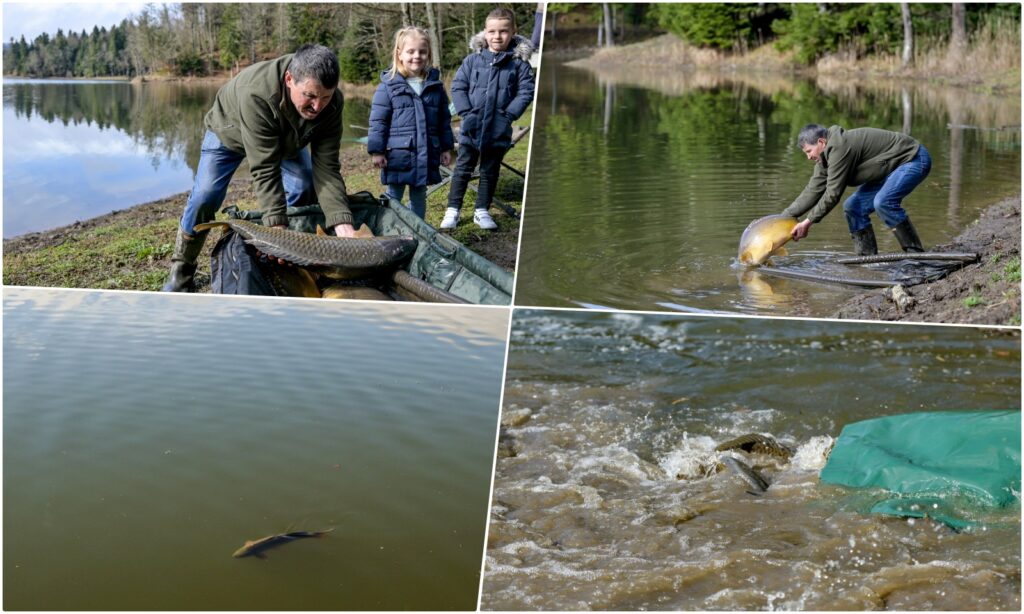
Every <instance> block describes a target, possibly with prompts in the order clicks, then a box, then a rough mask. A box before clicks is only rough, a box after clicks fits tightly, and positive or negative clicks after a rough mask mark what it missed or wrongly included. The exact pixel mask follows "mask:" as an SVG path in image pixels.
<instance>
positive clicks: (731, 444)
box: [715, 433, 793, 459]
mask: <svg viewBox="0 0 1024 614" xmlns="http://www.w3.org/2000/svg"><path fill="white" fill-rule="evenodd" d="M715 450H716V451H718V452H724V451H726V450H743V451H744V452H754V453H757V454H768V455H771V456H777V457H779V458H783V459H789V458H791V457H792V456H793V450H792V449H791V448H790V447H789V446H786V445H784V444H781V443H779V442H778V441H775V440H774V439H772V438H771V437H768V436H766V435H760V434H758V433H750V434H747V435H741V436H739V437H737V438H735V439H730V440H729V441H726V442H724V443H721V444H719V445H718V446H717V447H716V448H715Z"/></svg>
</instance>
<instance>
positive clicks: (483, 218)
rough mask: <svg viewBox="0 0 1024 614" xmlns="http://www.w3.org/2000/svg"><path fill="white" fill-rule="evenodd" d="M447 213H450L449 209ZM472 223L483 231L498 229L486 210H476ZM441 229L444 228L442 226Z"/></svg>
mask: <svg viewBox="0 0 1024 614" xmlns="http://www.w3.org/2000/svg"><path fill="white" fill-rule="evenodd" d="M449 211H451V209H449ZM473 221H474V222H476V225H477V226H479V227H480V228H483V229H484V230H494V229H495V228H497V227H498V225H497V224H495V223H494V219H492V218H491V214H490V213H488V212H487V210H486V209H477V210H476V211H474V212H473ZM443 227H444V226H442V228H443Z"/></svg>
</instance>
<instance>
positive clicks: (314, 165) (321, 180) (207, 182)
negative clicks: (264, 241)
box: [163, 45, 355, 292]
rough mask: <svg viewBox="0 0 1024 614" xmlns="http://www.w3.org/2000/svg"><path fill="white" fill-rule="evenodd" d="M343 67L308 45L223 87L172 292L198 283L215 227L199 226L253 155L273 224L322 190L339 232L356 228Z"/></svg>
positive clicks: (175, 262) (209, 120)
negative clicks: (347, 165) (344, 152)
mask: <svg viewBox="0 0 1024 614" xmlns="http://www.w3.org/2000/svg"><path fill="white" fill-rule="evenodd" d="M338 73H339V70H338V58H337V57H336V56H335V55H334V52H332V51H331V50H330V49H327V48H326V47H323V46H320V45H303V46H302V47H300V48H299V49H298V50H297V51H296V52H295V53H294V54H288V55H284V56H281V57H279V58H277V59H276V60H268V61H266V62H259V63H256V64H253V65H252V66H250V67H248V68H246V69H245V70H243V71H242V72H240V73H238V75H237V76H235V77H234V78H233V79H231V80H230V81H228V82H227V83H226V84H224V86H223V87H221V88H220V91H219V92H217V99H216V101H215V102H214V103H213V108H212V109H210V111H209V113H207V114H206V122H205V123H206V136H205V137H204V138H203V145H202V151H201V153H200V156H199V165H198V168H197V169H196V177H195V182H194V185H193V187H192V193H191V194H190V195H189V197H188V202H187V203H186V205H185V211H184V213H183V214H182V216H181V223H180V225H179V227H178V237H177V240H176V242H175V246H174V254H173V255H172V256H171V261H172V264H171V273H170V276H169V278H168V280H167V283H166V284H165V285H164V287H163V290H164V291H165V292H188V291H192V290H194V289H195V282H194V276H195V272H196V259H197V258H198V257H199V253H200V251H201V250H202V248H203V242H204V241H205V239H206V234H207V232H209V231H204V232H194V231H193V229H194V228H195V226H196V224H201V223H203V222H208V221H210V220H212V219H213V218H214V216H215V215H216V213H217V211H218V210H219V209H220V207H221V205H222V204H223V203H224V197H225V195H226V194H227V189H228V183H229V182H230V181H231V176H232V175H233V174H234V172H235V170H236V169H237V168H238V166H239V165H240V164H241V163H242V160H245V159H247V160H248V161H249V170H250V171H251V173H252V181H253V188H254V189H255V191H256V198H257V200H258V201H259V204H260V207H261V208H262V209H263V224H264V225H265V226H278V227H284V228H286V227H287V226H288V216H287V214H286V207H293V206H300V205H304V204H309V203H311V202H316V201H314V200H313V199H314V198H316V199H319V203H320V206H321V207H323V210H324V215H325V216H326V218H327V219H326V223H327V226H328V227H329V228H331V229H333V231H334V233H335V234H336V235H337V236H339V237H350V236H354V234H355V229H354V228H353V226H352V213H351V212H350V211H349V208H348V197H347V196H346V193H345V182H344V180H343V179H342V177H341V160H340V158H339V154H340V148H341V111H342V106H343V104H344V100H343V99H342V95H341V91H340V90H338V89H337V87H338ZM307 147H308V149H307Z"/></svg>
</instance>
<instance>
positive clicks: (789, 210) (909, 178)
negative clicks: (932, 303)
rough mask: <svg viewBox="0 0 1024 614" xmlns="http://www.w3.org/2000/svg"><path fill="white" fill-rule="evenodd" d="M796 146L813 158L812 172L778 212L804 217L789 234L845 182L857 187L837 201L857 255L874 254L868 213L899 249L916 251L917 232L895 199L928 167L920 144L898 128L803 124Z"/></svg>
mask: <svg viewBox="0 0 1024 614" xmlns="http://www.w3.org/2000/svg"><path fill="white" fill-rule="evenodd" d="M797 146H798V147H800V149H802V150H803V152H804V154H806V155H807V159H808V160H814V161H815V163H816V164H815V165H814V174H812V175H811V180H810V181H809V182H807V187H806V188H804V191H803V192H801V193H800V196H798V197H797V198H796V200H794V201H793V203H792V204H791V205H789V207H786V209H785V211H783V212H782V213H783V214H784V215H790V216H793V217H799V216H801V215H803V214H805V213H807V214H808V215H807V218H806V219H805V220H803V221H802V222H800V223H799V224H797V225H796V228H794V229H793V233H792V234H793V239H794V240H797V241H798V240H800V239H802V238H804V237H806V236H807V234H808V233H809V232H810V227H811V224H817V223H818V222H820V221H821V220H822V218H824V217H825V216H826V215H827V214H828V212H829V211H831V210H832V208H833V207H835V206H836V204H837V203H838V202H839V198H840V197H841V196H842V195H843V191H844V190H846V187H847V186H860V188H859V189H858V190H857V191H856V192H855V193H854V194H853V196H851V197H850V198H848V199H846V202H844V203H843V211H844V212H845V213H846V223H847V225H848V226H849V228H850V235H851V236H852V238H853V247H854V252H856V254H857V255H859V256H861V255H870V254H876V253H878V245H877V243H876V241H875V231H874V229H873V228H872V227H871V218H870V217H869V215H870V213H871V212H872V211H874V212H875V213H877V214H878V217H879V218H881V220H882V221H883V222H885V225H886V226H888V227H889V228H891V229H892V231H893V234H895V235H896V239H897V240H898V241H899V242H900V246H901V247H902V248H903V251H905V252H921V251H924V248H923V247H922V246H921V239H920V238H918V236H917V231H916V230H915V229H914V225H913V224H911V222H910V218H909V217H907V212H906V211H904V210H903V207H902V206H901V203H902V201H903V199H904V198H906V196H907V195H908V194H910V192H911V191H913V189H914V188H916V187H917V186H918V184H920V183H921V182H922V181H924V178H925V177H927V176H928V173H929V172H930V171H931V167H932V159H931V156H930V155H929V153H928V150H927V149H926V148H925V146H924V145H922V144H920V143H918V142H917V141H916V140H915V139H913V138H911V137H909V136H907V135H905V134H901V133H899V132H890V131H889V130H879V129H878V128H854V129H852V130H843V129H842V128H840V127H839V126H832V127H831V128H828V129H826V128H825V127H824V126H821V125H818V124H808V125H807V126H804V128H803V129H802V130H801V131H800V135H799V137H798V138H797Z"/></svg>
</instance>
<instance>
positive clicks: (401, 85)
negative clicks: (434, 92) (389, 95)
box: [380, 68, 441, 91]
mask: <svg viewBox="0 0 1024 614" xmlns="http://www.w3.org/2000/svg"><path fill="white" fill-rule="evenodd" d="M380 81H381V83H384V84H385V85H387V86H388V88H389V89H392V90H396V91H398V90H403V89H405V88H410V89H411V88H412V86H411V85H409V80H408V79H406V78H405V77H403V76H402V73H400V72H396V73H395V76H394V78H392V77H391V69H390V68H388V69H387V70H385V71H384V72H382V73H380ZM440 83H441V71H440V70H438V69H437V68H431V69H430V70H428V71H427V76H426V77H424V78H423V91H426V90H427V88H428V87H433V86H435V85H438V84H440Z"/></svg>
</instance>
